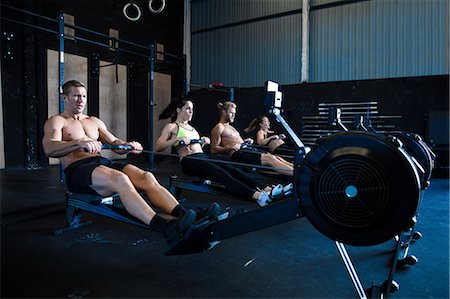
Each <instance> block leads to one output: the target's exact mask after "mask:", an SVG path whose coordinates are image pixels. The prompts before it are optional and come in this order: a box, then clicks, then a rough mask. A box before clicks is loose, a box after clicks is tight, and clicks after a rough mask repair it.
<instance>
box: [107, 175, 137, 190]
mask: <svg viewBox="0 0 450 299" xmlns="http://www.w3.org/2000/svg"><path fill="white" fill-rule="evenodd" d="M108 177H109V178H108V179H109V182H110V183H111V188H113V189H117V190H123V189H124V188H131V187H133V184H132V182H131V180H130V178H129V177H128V176H127V175H126V174H124V173H123V172H120V171H112V172H111V173H110V174H109V175H108Z"/></svg>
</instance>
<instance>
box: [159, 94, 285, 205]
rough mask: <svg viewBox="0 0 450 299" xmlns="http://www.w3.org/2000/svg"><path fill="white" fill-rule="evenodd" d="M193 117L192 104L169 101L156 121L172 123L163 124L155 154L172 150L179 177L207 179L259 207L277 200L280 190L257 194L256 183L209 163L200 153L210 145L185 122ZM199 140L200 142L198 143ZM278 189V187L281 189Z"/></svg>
mask: <svg viewBox="0 0 450 299" xmlns="http://www.w3.org/2000/svg"><path fill="white" fill-rule="evenodd" d="M193 113H194V104H193V102H192V101H191V100H189V99H182V100H178V101H172V102H171V103H170V104H169V106H167V108H166V109H165V110H164V111H163V112H162V113H161V115H160V116H159V119H165V118H169V117H172V120H173V118H175V121H173V122H171V123H169V124H167V125H166V126H165V127H164V128H163V130H162V132H161V136H160V137H159V138H158V140H157V141H156V145H155V150H156V151H158V152H162V151H164V150H166V149H167V148H169V147H172V148H173V149H174V150H175V151H176V152H177V154H178V155H179V157H180V164H181V169H182V171H183V173H185V174H187V175H191V176H197V177H200V178H202V179H209V180H212V181H214V182H217V183H221V184H223V185H224V186H225V192H226V193H228V194H230V195H233V196H236V197H240V198H243V199H245V200H251V201H255V202H257V203H258V204H259V205H260V206H261V207H263V206H266V205H267V204H269V203H270V202H271V201H272V199H273V198H274V197H275V196H277V195H278V194H276V193H278V192H281V191H280V186H281V185H277V186H276V188H273V189H272V188H270V187H266V188H265V189H264V190H265V191H260V190H261V189H260V187H263V186H260V183H259V182H258V181H256V180H255V179H253V178H252V177H251V176H249V175H247V174H246V173H244V172H242V171H241V170H240V169H237V168H235V167H233V166H230V165H229V164H226V163H219V162H212V161H209V160H208V159H209V158H210V157H209V156H208V155H207V154H205V153H204V152H203V146H204V145H206V144H209V143H210V139H209V138H208V137H206V136H202V137H201V138H200V134H199V133H198V132H197V130H195V128H194V127H192V126H191V125H190V124H189V122H190V121H191V119H192V116H193ZM199 140H202V141H201V142H199ZM281 189H282V186H281Z"/></svg>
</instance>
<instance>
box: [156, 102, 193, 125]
mask: <svg viewBox="0 0 450 299" xmlns="http://www.w3.org/2000/svg"><path fill="white" fill-rule="evenodd" d="M188 101H191V100H190V99H178V98H174V99H173V100H172V101H171V102H170V103H169V105H167V107H166V108H165V109H164V110H163V112H161V114H160V115H159V117H158V120H161V119H167V118H170V119H171V121H172V122H173V121H175V120H176V119H177V108H180V109H181V108H182V107H183V106H184V105H186V103H187V102H188Z"/></svg>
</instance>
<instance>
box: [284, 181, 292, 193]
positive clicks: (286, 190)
mask: <svg viewBox="0 0 450 299" xmlns="http://www.w3.org/2000/svg"><path fill="white" fill-rule="evenodd" d="M292 189H294V184H292V183H289V184H287V185H286V186H284V187H283V193H288V192H289V191H292Z"/></svg>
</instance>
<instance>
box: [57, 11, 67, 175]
mask: <svg viewBox="0 0 450 299" xmlns="http://www.w3.org/2000/svg"><path fill="white" fill-rule="evenodd" d="M58 28H59V33H58V37H59V55H58V58H59V64H58V68H59V72H58V74H59V113H62V112H63V111H64V102H63V99H62V93H63V90H62V86H63V85H64V13H63V12H60V13H59V27H58ZM59 180H60V181H61V183H64V181H65V176H64V171H63V167H62V164H61V163H60V164H59Z"/></svg>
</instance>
